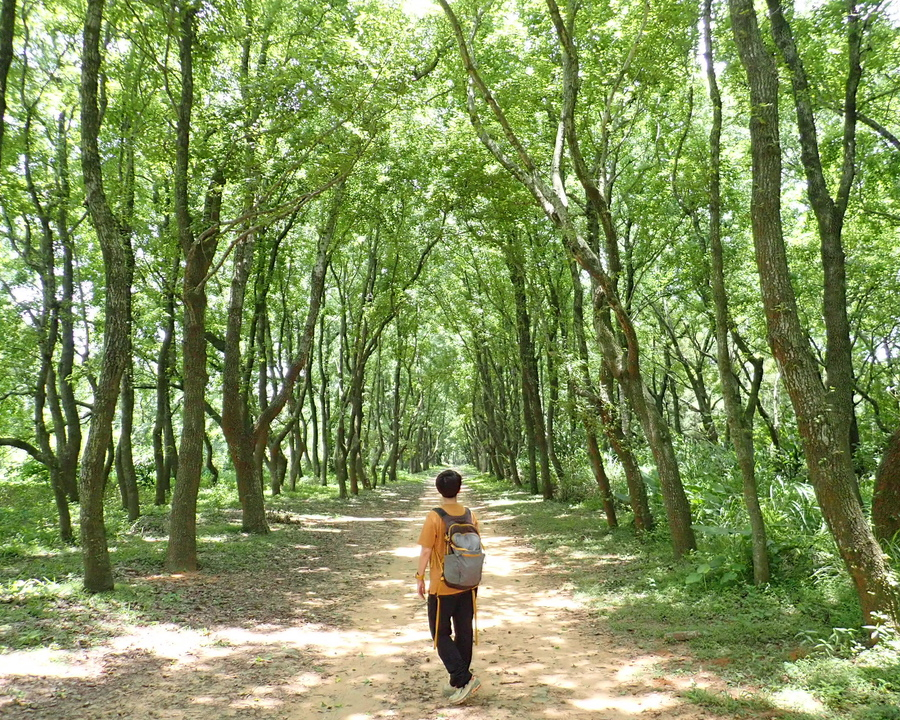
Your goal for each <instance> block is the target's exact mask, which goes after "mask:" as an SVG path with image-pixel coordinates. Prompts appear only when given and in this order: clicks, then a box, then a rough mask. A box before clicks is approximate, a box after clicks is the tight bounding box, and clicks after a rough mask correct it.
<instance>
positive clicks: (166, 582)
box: [0, 476, 421, 653]
mask: <svg viewBox="0 0 900 720" xmlns="http://www.w3.org/2000/svg"><path fill="white" fill-rule="evenodd" d="M401 483H402V484H406V485H407V486H408V487H407V489H406V490H405V491H404V493H403V494H404V495H410V496H413V497H414V496H415V495H416V493H417V488H418V487H419V486H420V484H421V479H420V478H410V477H405V478H403V479H401ZM409 483H415V485H416V487H415V488H412V487H411V486H409ZM398 485H399V484H392V485H390V486H388V487H387V488H379V489H378V490H377V491H363V492H361V494H360V495H359V496H358V497H356V498H350V499H345V500H341V499H339V498H338V493H337V488H336V487H335V486H333V485H329V486H326V487H322V486H320V485H317V484H312V483H309V482H302V483H301V484H299V485H298V487H297V489H296V490H295V491H292V492H285V493H283V494H282V495H279V496H276V497H270V496H268V495H267V497H266V508H267V510H269V511H272V512H274V513H280V514H282V515H283V516H284V517H283V518H281V517H280V518H279V520H278V521H276V522H271V523H270V525H271V528H272V532H270V533H269V534H267V535H250V534H247V533H243V532H242V531H241V522H240V521H241V515H240V505H239V502H238V499H237V496H236V492H235V490H234V484H233V481H231V482H229V479H228V478H227V477H224V476H223V478H222V480H221V481H220V482H219V483H218V484H217V485H208V484H206V483H204V487H202V488H201V491H200V496H199V500H198V523H197V544H198V560H199V562H200V565H201V568H200V569H201V571H202V572H201V575H202V576H203V577H205V578H215V577H221V576H228V575H230V574H238V573H244V574H252V573H256V572H259V571H261V570H262V569H265V568H270V567H272V566H273V563H279V562H280V563H287V562H288V561H289V560H290V561H294V560H295V559H296V558H302V557H303V556H304V555H315V554H317V553H318V550H317V549H316V545H317V544H326V545H327V544H328V543H329V542H331V544H332V545H333V536H332V535H328V534H322V533H312V532H306V531H304V530H303V529H302V527H301V525H302V523H304V520H303V518H304V517H305V516H314V517H315V518H317V519H319V520H321V519H323V518H324V519H325V520H326V521H327V519H329V518H339V517H340V516H344V515H354V514H360V515H363V514H372V513H378V512H381V511H382V510H383V509H384V508H386V507H390V506H391V505H392V504H393V503H394V500H395V497H394V496H395V495H396V494H397V488H398ZM141 491H142V501H143V502H142V506H141V507H142V515H141V517H140V518H139V519H138V520H137V521H134V522H132V521H129V520H128V519H127V517H126V515H125V513H124V512H123V511H122V509H121V507H120V503H119V502H118V491H117V489H116V488H115V486H114V484H113V483H110V487H109V488H108V492H107V494H106V508H105V513H106V526H107V537H108V543H109V550H110V558H111V561H112V565H113V574H114V578H115V589H114V590H113V591H112V592H109V593H100V594H95V595H91V594H88V593H86V592H85V591H84V590H83V589H82V579H83V571H82V565H81V553H80V550H79V549H78V548H77V547H72V546H68V545H65V544H63V543H62V542H61V541H60V539H59V533H58V528H57V521H56V514H55V508H54V505H53V502H52V496H51V493H50V490H49V487H48V486H47V483H46V481H45V480H42V479H41V478H39V477H35V478H25V479H22V478H0V653H2V652H8V651H10V650H15V649H24V648H31V647H47V648H58V649H68V648H78V647H90V646H93V645H96V644H98V643H101V642H103V641H105V640H106V639H108V638H110V637H112V636H114V635H117V634H119V633H120V632H121V631H122V628H123V626H124V625H132V624H151V623H156V622H175V623H182V624H185V625H194V626H196V625H197V624H198V622H197V621H196V620H195V618H196V616H197V614H198V613H197V604H198V601H200V602H203V603H205V602H207V600H208V601H209V602H210V603H213V602H218V601H219V598H218V597H214V596H207V595H202V594H198V593H197V592H194V593H193V594H192V593H184V592H181V591H180V590H179V589H178V588H177V586H173V585H172V582H171V580H170V577H171V576H169V575H168V574H167V573H166V572H165V569H164V564H165V554H166V543H167V538H168V507H155V506H154V505H153V504H152V503H153V497H152V493H151V490H150V489H144V488H142V490H141ZM71 512H72V516H73V522H76V523H77V519H78V506H77V505H72V506H71ZM281 520H287V521H288V522H281ZM319 554H323V555H325V557H326V558H330V555H328V554H327V553H319ZM323 562H324V561H323ZM295 564H296V563H295ZM248 592H250V593H252V594H255V595H257V596H258V595H259V593H258V592H256V590H254V589H253V588H250V589H249V590H248ZM253 600H254V599H253V598H251V599H249V600H248V599H247V598H244V597H232V598H229V602H231V603H233V604H235V605H237V607H235V608H234V612H235V614H238V613H240V611H241V607H240V605H241V604H242V603H243V604H244V605H246V606H248V607H250V610H251V611H252V610H253V607H252V602H253Z"/></svg>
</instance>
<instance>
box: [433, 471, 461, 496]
mask: <svg viewBox="0 0 900 720" xmlns="http://www.w3.org/2000/svg"><path fill="white" fill-rule="evenodd" d="M434 486H435V487H436V488H437V491H438V492H439V493H440V494H441V495H443V496H444V497H445V498H454V497H456V496H457V495H459V489H460V488H461V487H462V475H460V474H459V473H458V472H456V470H444V471H442V472H440V473H438V476H437V477H436V478H435V479H434Z"/></svg>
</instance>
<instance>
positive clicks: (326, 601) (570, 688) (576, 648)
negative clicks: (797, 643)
mask: <svg viewBox="0 0 900 720" xmlns="http://www.w3.org/2000/svg"><path fill="white" fill-rule="evenodd" d="M464 494H465V498H464V501H465V502H466V503H467V504H470V505H471V506H472V507H473V508H474V509H475V510H476V512H477V513H478V514H479V517H480V518H481V521H482V525H483V529H484V542H485V546H486V550H487V565H486V573H485V577H484V582H483V585H482V587H481V590H480V593H479V612H478V629H479V637H480V644H479V645H478V646H477V647H476V649H475V660H474V663H473V669H474V670H475V672H477V673H478V675H479V677H480V678H481V679H482V681H483V683H484V686H483V687H482V689H481V690H480V691H479V692H478V693H477V694H476V695H475V696H473V699H472V700H471V701H470V702H469V703H468V704H467V705H466V706H465V707H452V706H448V705H447V704H446V700H445V699H443V698H442V695H441V689H442V687H443V686H444V685H446V683H447V674H446V672H445V671H444V668H443V665H442V664H441V663H440V660H439V658H438V657H437V653H436V651H435V650H434V649H433V648H432V647H431V641H430V638H429V635H428V630H427V616H426V611H425V605H424V603H423V602H422V601H421V600H420V599H419V598H418V596H417V595H416V593H415V583H414V582H412V575H413V573H414V572H415V564H416V558H417V556H418V546H417V545H416V544H415V541H416V540H417V538H418V532H419V529H420V527H421V523H422V521H423V519H424V516H425V513H426V512H427V510H428V509H429V508H431V507H434V506H435V505H437V504H438V502H439V499H438V495H437V493H436V492H435V491H434V489H433V484H432V481H431V479H427V480H426V481H425V487H424V492H423V488H422V486H420V485H417V484H415V483H403V484H399V485H392V486H390V487H389V488H385V489H382V490H381V491H380V492H379V493H378V494H377V495H378V496H379V497H378V498H377V499H374V500H373V494H372V493H367V495H366V496H365V498H364V500H363V502H361V503H360V502H357V503H353V504H351V505H350V506H348V512H347V514H346V515H343V516H341V515H338V516H334V517H322V516H307V515H294V516H291V517H282V518H281V519H282V520H286V521H287V520H289V521H290V522H286V523H285V524H284V525H279V526H277V530H276V531H277V532H283V533H293V534H294V535H292V537H294V538H295V542H296V545H300V546H302V548H303V551H300V550H294V549H292V548H293V547H295V546H294V545H293V544H289V545H287V546H286V547H288V548H289V554H285V555H283V556H276V555H275V554H273V557H271V558H270V562H267V563H266V564H265V567H264V568H256V569H253V570H249V571H247V572H236V573H231V574H228V575H221V576H210V575H208V574H195V575H187V576H184V577H182V578H181V579H178V578H172V577H171V576H160V577H157V578H150V579H149V581H150V582H151V583H159V584H160V585H159V587H157V591H158V592H159V596H160V597H161V598H162V597H164V596H165V595H166V592H167V591H170V590H172V591H177V592H178V593H179V594H180V595H182V597H184V598H185V599H186V600H187V601H188V603H189V605H190V606H191V607H190V609H189V610H188V611H187V613H186V617H185V618H183V621H182V622H181V623H177V624H176V623H172V622H168V623H161V624H154V625H150V626H146V625H137V626H133V627H122V628H119V630H120V631H121V633H122V634H121V635H118V636H116V637H114V638H113V639H112V640H111V642H110V643H109V644H108V645H104V646H100V647H97V648H94V649H92V650H84V651H77V650H75V651H59V650H58V651H46V652H39V653H35V652H34V651H30V652H15V653H11V654H7V655H3V656H2V657H0V675H2V676H3V677H4V678H5V680H4V683H5V684H6V686H7V687H6V688H5V689H6V690H7V691H8V694H7V697H8V699H9V698H10V697H12V696H13V695H15V696H18V698H19V701H18V703H17V704H16V705H15V706H8V707H7V708H6V710H10V711H12V712H13V713H16V712H19V713H22V715H21V716H22V717H29V718H32V719H33V720H51V719H53V720H56V719H58V718H60V717H66V718H70V719H71V720H82V719H83V720H87V718H91V720H111V719H112V718H120V717H128V718H132V719H134V720H150V719H151V718H153V719H156V718H164V719H167V720H221V719H222V718H257V719H260V720H267V719H271V720H274V719H275V718H278V719H279V720H312V719H313V718H327V719H329V720H351V719H352V720H375V719H376V718H395V719H397V720H436V719H437V718H467V719H469V720H514V719H516V718H534V719H535V720H538V719H539V718H540V719H541V720H546V719H549V718H560V717H566V718H580V717H585V718H598V717H602V718H604V720H626V719H633V718H635V717H641V718H660V717H665V718H680V719H681V720H699V718H701V717H705V715H704V714H703V712H702V711H700V710H698V709H697V708H696V707H693V706H690V705H684V704H683V703H682V701H681V700H679V698H678V697H677V692H678V691H679V690H680V689H684V688H687V687H691V686H700V687H710V686H715V678H714V677H713V676H711V675H710V674H708V673H707V672H704V671H701V672H698V673H697V674H694V675H680V676H677V677H675V678H669V677H665V676H664V674H663V673H661V672H659V671H658V670H657V668H660V667H661V666H662V665H663V664H664V663H667V662H670V661H671V660H672V659H673V649H675V648H677V647H679V646H678V645H669V646H668V647H667V648H666V650H665V652H655V651H652V650H646V651H639V650H637V649H636V648H634V647H633V646H627V645H625V644H618V643H617V642H616V641H615V640H614V639H613V637H614V636H613V634H612V633H610V632H608V631H607V630H606V629H605V628H604V626H603V624H602V623H601V622H600V621H598V620H597V619H596V618H592V617H591V616H590V614H589V613H588V612H587V610H586V609H585V608H584V607H582V606H581V605H580V604H579V602H577V601H576V600H575V599H574V598H573V597H572V594H571V593H570V592H569V591H568V590H567V589H566V586H565V582H564V575H563V574H561V572H560V571H558V570H554V569H552V568H548V567H542V563H541V557H540V555H538V554H537V553H536V552H535V551H534V550H532V549H531V548H530V547H529V546H528V544H527V542H526V541H525V540H524V539H523V538H522V537H520V536H519V535H518V534H517V530H516V520H515V518H516V516H517V515H519V514H521V513H523V512H527V511H528V505H529V504H530V503H533V502H538V501H539V500H537V499H535V498H531V497H528V496H527V495H525V494H522V493H519V494H517V495H514V496H513V497H512V499H509V500H495V501H491V502H488V503H481V502H479V501H478V499H477V498H475V497H472V495H471V494H470V493H469V492H468V491H467V490H464ZM283 547H284V546H283ZM329 548H330V549H331V551H330V550H329ZM619 562H621V559H620V558H617V557H615V556H609V557H607V558H603V559H602V563H603V565H602V566H599V567H597V568H596V572H597V573H599V574H601V575H602V574H603V573H609V572H616V565H617V563H619ZM259 588H266V592H265V593H264V597H260V592H259ZM254 598H256V602H255V603H254ZM194 628H203V631H200V630H197V629H194ZM9 691H14V692H9ZM7 704H8V702H7ZM2 709H3V708H2V707H0V710H2ZM13 716H17V715H15V714H14V715H13Z"/></svg>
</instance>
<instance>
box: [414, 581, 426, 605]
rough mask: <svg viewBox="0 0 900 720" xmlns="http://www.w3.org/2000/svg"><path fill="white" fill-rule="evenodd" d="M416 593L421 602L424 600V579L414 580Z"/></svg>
mask: <svg viewBox="0 0 900 720" xmlns="http://www.w3.org/2000/svg"><path fill="white" fill-rule="evenodd" d="M416 592H418V593H419V597H420V598H422V599H423V600H424V599H425V579H424V578H416Z"/></svg>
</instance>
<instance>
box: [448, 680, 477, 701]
mask: <svg viewBox="0 0 900 720" xmlns="http://www.w3.org/2000/svg"><path fill="white" fill-rule="evenodd" d="M480 687H481V680H479V679H478V678H477V677H475V676H474V675H473V676H472V679H471V680H469V682H467V683H466V684H465V685H463V686H462V687H461V688H457V689H456V692H455V693H453V694H452V695H451V696H450V704H451V705H460V704H462V703H464V702H465V701H466V700H467V699H468V698H469V696H470V695H472V694H473V693H474V692H476V691H477V690H478V688H480Z"/></svg>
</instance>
